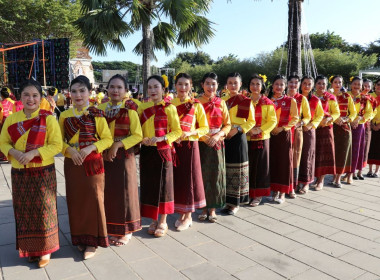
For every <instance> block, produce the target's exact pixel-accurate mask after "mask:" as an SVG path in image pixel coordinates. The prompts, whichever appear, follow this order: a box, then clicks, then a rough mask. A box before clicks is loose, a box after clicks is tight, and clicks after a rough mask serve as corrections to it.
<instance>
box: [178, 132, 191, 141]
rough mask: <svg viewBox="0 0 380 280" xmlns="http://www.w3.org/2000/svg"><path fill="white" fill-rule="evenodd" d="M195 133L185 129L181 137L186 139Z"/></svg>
mask: <svg viewBox="0 0 380 280" xmlns="http://www.w3.org/2000/svg"><path fill="white" fill-rule="evenodd" d="M193 135H195V131H183V132H182V135H181V138H180V139H181V140H185V139H186V138H189V137H190V136H193Z"/></svg>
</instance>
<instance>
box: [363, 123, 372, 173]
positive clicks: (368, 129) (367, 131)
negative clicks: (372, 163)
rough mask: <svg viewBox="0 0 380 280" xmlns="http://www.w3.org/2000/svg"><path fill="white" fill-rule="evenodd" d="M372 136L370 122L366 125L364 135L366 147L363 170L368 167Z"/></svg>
mask: <svg viewBox="0 0 380 280" xmlns="http://www.w3.org/2000/svg"><path fill="white" fill-rule="evenodd" d="M371 136H372V130H371V124H370V122H369V123H366V124H365V133H364V141H365V147H364V159H363V168H364V167H366V166H367V162H368V153H369V147H370V146H371Z"/></svg>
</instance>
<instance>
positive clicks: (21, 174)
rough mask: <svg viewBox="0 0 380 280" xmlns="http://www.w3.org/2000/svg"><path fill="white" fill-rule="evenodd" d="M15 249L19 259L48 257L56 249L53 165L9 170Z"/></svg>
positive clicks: (55, 193) (55, 185)
mask: <svg viewBox="0 0 380 280" xmlns="http://www.w3.org/2000/svg"><path fill="white" fill-rule="evenodd" d="M11 178H12V198H13V209H14V216H15V220H16V249H17V250H18V251H19V254H20V257H36V256H43V255H46V254H51V253H53V252H55V251H57V250H58V249H59V238H58V217H57V180H56V175H55V167H54V165H49V166H43V167H36V168H26V169H16V168H12V171H11Z"/></svg>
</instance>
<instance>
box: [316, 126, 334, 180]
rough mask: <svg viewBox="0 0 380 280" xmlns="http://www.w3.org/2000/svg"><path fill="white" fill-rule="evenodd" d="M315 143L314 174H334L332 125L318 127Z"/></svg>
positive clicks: (317, 175) (318, 175)
mask: <svg viewBox="0 0 380 280" xmlns="http://www.w3.org/2000/svg"><path fill="white" fill-rule="evenodd" d="M315 138H316V145H315V176H316V177H320V176H323V175H326V174H335V173H336V171H335V145H334V132H333V127H332V126H325V127H318V128H317V130H316V136H315Z"/></svg>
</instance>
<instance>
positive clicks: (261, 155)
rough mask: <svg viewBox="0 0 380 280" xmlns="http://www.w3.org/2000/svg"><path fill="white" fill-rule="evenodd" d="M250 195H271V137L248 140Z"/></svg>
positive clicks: (252, 196)
mask: <svg viewBox="0 0 380 280" xmlns="http://www.w3.org/2000/svg"><path fill="white" fill-rule="evenodd" d="M248 157H249V197H250V198H256V197H260V196H269V195H270V172H269V139H265V140H258V141H248Z"/></svg>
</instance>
